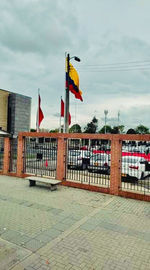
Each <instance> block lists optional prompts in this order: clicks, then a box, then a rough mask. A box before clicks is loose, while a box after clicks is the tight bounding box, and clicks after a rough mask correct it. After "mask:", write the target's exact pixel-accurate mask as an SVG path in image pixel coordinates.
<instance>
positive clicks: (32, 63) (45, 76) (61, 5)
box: [0, 0, 150, 129]
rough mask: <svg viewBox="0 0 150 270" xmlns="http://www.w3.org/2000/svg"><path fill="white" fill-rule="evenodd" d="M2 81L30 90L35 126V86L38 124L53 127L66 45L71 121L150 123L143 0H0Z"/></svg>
mask: <svg viewBox="0 0 150 270" xmlns="http://www.w3.org/2000/svg"><path fill="white" fill-rule="evenodd" d="M0 10H1V20H0V59H1V65H0V88H1V89H5V90H10V91H13V92H16V93H20V94H23V95H27V96H30V97H32V116H31V127H32V128H35V122H36V111H37V93H38V88H40V93H41V101H42V110H43V113H44V116H45V118H44V120H43V122H42V124H41V128H49V129H53V128H57V127H59V112H60V97H61V96H63V98H64V96H65V90H64V88H65V52H68V53H70V56H74V55H76V56H78V57H80V58H81V62H80V63H78V62H75V61H74V60H73V61H72V64H73V65H74V67H75V68H76V69H77V71H78V74H79V77H80V89H81V90H82V92H83V102H81V101H80V100H77V99H75V98H74V96H73V95H72V94H70V112H71V116H72V124H75V123H78V124H80V125H81V126H82V127H85V125H86V124H87V123H88V122H89V121H91V120H92V118H93V116H96V117H97V118H98V120H99V128H101V127H102V126H103V125H104V110H108V124H109V125H112V126H113V125H117V123H118V122H117V116H118V112H120V124H123V125H125V127H126V129H127V128H130V127H136V126H137V125H139V124H143V125H146V126H148V127H149V128H150V121H149V119H150V117H149V115H150V30H149V27H150V16H149V14H150V1H149V0H126V1H125V0H119V1H118V0H99V1H98V0H21V1H20V0H1V1H0Z"/></svg>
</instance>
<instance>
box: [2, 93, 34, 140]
mask: <svg viewBox="0 0 150 270" xmlns="http://www.w3.org/2000/svg"><path fill="white" fill-rule="evenodd" d="M30 120H31V98H30V97H27V96H24V95H20V94H17V93H13V92H10V91H6V90H3V89H0V128H1V129H2V130H4V131H6V132H8V133H10V134H12V135H13V136H17V135H18V132H20V131H29V130H30Z"/></svg>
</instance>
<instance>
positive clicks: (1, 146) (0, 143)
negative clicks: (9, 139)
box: [0, 138, 4, 170]
mask: <svg viewBox="0 0 150 270" xmlns="http://www.w3.org/2000/svg"><path fill="white" fill-rule="evenodd" d="M3 157H4V138H0V170H2V169H3Z"/></svg>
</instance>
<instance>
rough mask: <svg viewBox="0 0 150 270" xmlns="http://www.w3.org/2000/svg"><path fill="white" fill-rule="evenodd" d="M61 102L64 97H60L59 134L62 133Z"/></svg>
mask: <svg viewBox="0 0 150 270" xmlns="http://www.w3.org/2000/svg"><path fill="white" fill-rule="evenodd" d="M61 100H62V96H61V97H60V117H59V133H61Z"/></svg>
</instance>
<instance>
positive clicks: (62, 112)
mask: <svg viewBox="0 0 150 270" xmlns="http://www.w3.org/2000/svg"><path fill="white" fill-rule="evenodd" d="M64 113H65V105H64V101H63V100H62V98H61V112H60V114H61V117H64Z"/></svg>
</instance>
